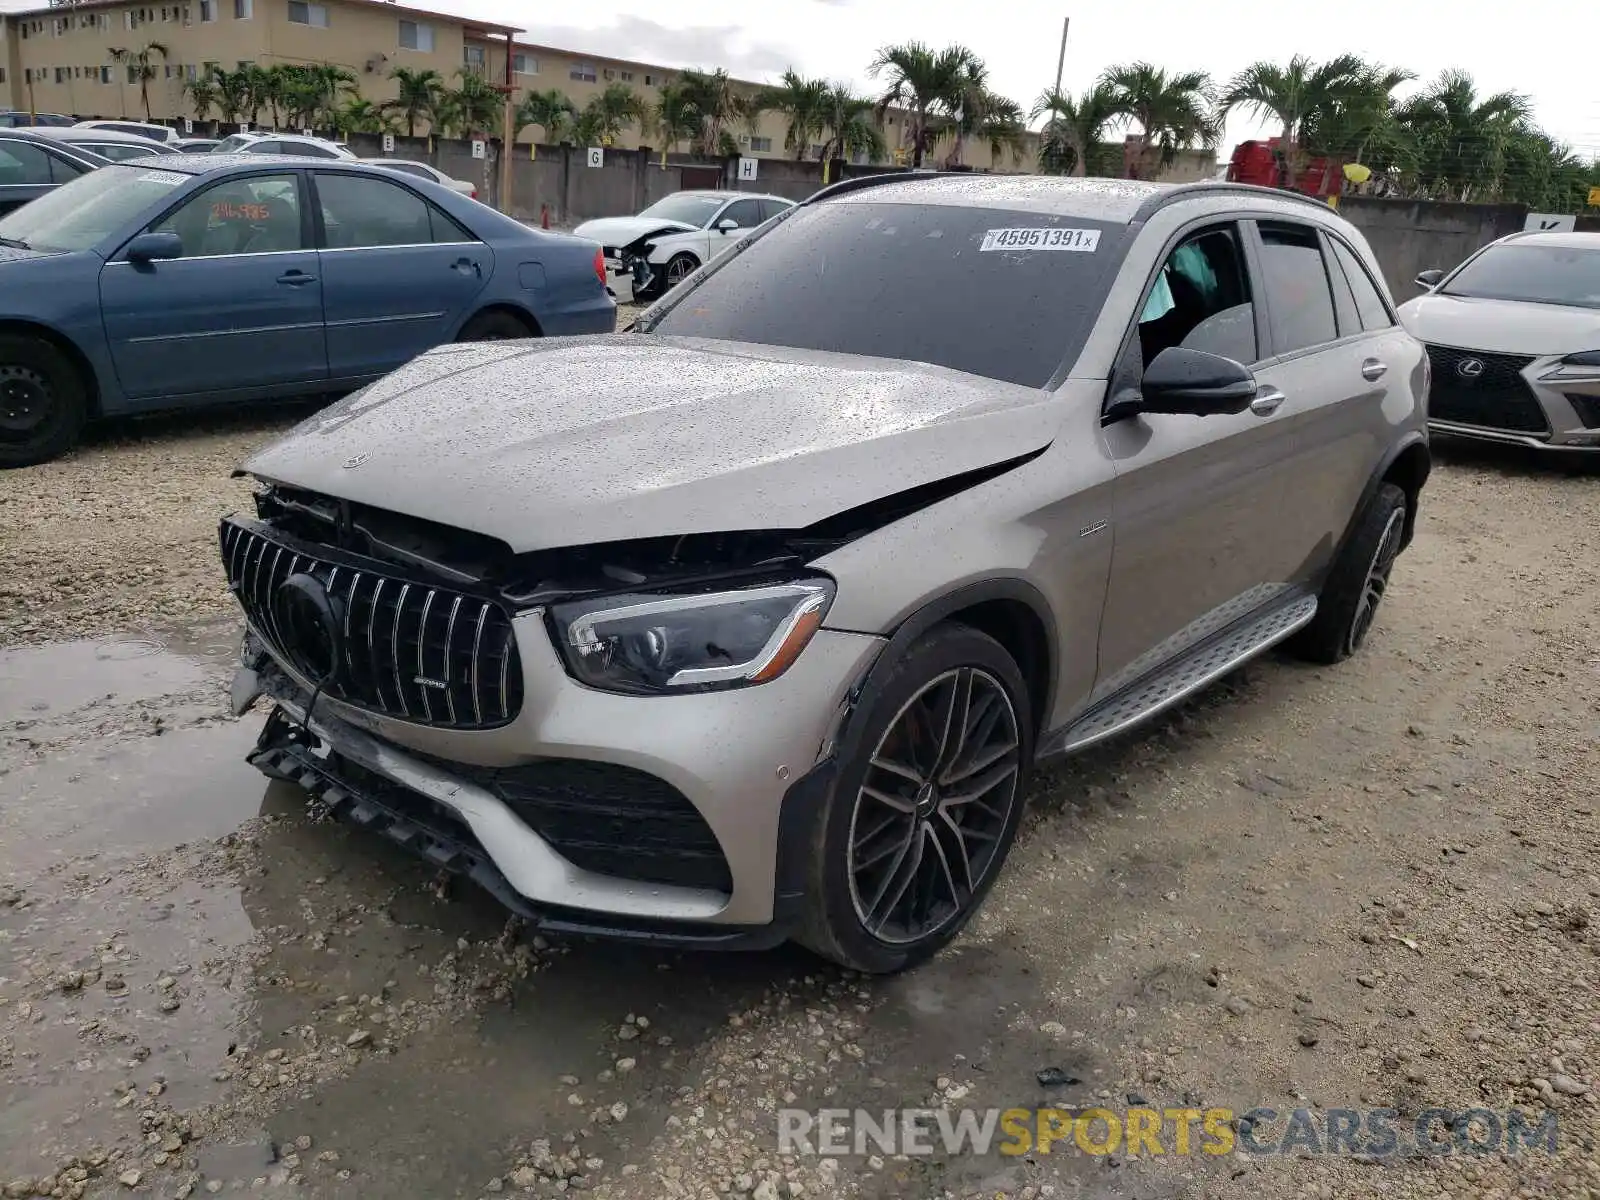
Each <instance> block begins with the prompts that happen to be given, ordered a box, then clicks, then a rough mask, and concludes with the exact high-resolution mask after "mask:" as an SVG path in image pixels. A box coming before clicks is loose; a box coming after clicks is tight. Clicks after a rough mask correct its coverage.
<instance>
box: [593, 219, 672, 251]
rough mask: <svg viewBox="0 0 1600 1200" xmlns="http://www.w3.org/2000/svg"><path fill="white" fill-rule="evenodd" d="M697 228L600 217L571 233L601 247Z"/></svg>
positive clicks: (658, 221) (664, 222)
mask: <svg viewBox="0 0 1600 1200" xmlns="http://www.w3.org/2000/svg"><path fill="white" fill-rule="evenodd" d="M696 228H698V226H695V225H689V224H687V223H685V222H683V221H663V220H662V219H661V218H660V217H600V218H598V219H596V220H593V221H585V222H584V223H583V224H582V225H579V226H578V227H577V228H576V229H574V230H573V231H572V233H573V236H574V237H581V238H587V239H588V240H589V241H591V242H599V243H600V244H601V245H602V246H626V245H627V244H628V243H629V242H631V241H633V240H634V239H636V238H642V237H644V236H645V235H646V234H650V233H693V232H694V231H695V229H696Z"/></svg>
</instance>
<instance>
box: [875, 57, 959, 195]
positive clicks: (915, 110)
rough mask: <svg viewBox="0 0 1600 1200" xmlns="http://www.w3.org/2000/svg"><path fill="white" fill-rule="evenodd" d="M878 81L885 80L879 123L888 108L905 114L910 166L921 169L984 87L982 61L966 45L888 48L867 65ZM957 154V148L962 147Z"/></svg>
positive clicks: (880, 103) (879, 103) (879, 105)
mask: <svg viewBox="0 0 1600 1200" xmlns="http://www.w3.org/2000/svg"><path fill="white" fill-rule="evenodd" d="M867 74H869V75H871V76H872V77H873V78H874V79H876V78H877V77H879V76H880V75H881V76H885V77H886V79H885V83H886V86H885V88H884V91H883V94H882V95H881V96H880V97H879V98H878V118H879V120H880V121H881V120H882V119H883V117H884V114H885V113H886V112H887V111H888V109H890V108H900V109H903V110H904V111H905V113H906V125H907V137H906V142H907V149H908V150H909V152H910V154H911V165H912V166H914V167H920V166H921V165H922V160H923V156H924V155H926V154H927V153H928V152H929V151H930V150H931V149H933V145H934V143H935V142H936V141H937V140H938V138H939V136H940V135H941V134H942V133H944V132H945V131H946V130H947V129H948V128H949V127H950V125H951V124H952V123H953V122H954V118H955V117H956V114H957V113H960V112H963V111H964V110H963V104H964V102H965V101H966V100H967V99H969V98H970V97H971V95H972V93H973V92H974V90H976V89H981V88H982V87H983V86H984V70H983V63H982V61H981V60H980V59H979V58H978V56H977V55H976V54H974V53H973V52H972V51H971V50H969V49H967V48H966V47H965V46H946V47H945V48H944V49H943V50H934V49H932V48H930V47H928V46H926V45H924V44H923V43H922V42H904V43H902V44H900V45H895V46H884V47H883V48H882V49H881V50H879V51H878V54H877V57H875V58H874V59H873V60H872V63H871V65H869V66H868V67H867ZM958 151H959V146H958Z"/></svg>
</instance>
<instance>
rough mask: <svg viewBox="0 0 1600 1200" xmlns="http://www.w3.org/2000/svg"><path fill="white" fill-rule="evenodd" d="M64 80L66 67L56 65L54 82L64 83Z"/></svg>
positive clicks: (65, 79) (65, 78)
mask: <svg viewBox="0 0 1600 1200" xmlns="http://www.w3.org/2000/svg"><path fill="white" fill-rule="evenodd" d="M66 81H67V69H66V68H65V67H57V68H56V82H57V83H65V82H66Z"/></svg>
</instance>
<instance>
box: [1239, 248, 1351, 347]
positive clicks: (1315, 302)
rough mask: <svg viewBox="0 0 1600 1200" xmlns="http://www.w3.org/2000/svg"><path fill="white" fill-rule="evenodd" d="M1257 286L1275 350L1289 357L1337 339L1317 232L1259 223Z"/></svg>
mask: <svg viewBox="0 0 1600 1200" xmlns="http://www.w3.org/2000/svg"><path fill="white" fill-rule="evenodd" d="M1258 228H1259V229H1260V231H1261V276H1262V279H1261V283H1262V291H1263V293H1264V297H1265V300H1266V303H1267V313H1268V316H1269V319H1270V320H1271V323H1272V331H1273V335H1274V342H1275V345H1274V347H1273V348H1274V350H1276V352H1277V353H1279V354H1292V353H1294V352H1295V351H1297V350H1305V349H1309V348H1310V347H1313V346H1321V345H1324V344H1325V343H1327V342H1331V341H1333V340H1334V339H1335V338H1337V337H1338V336H1339V332H1338V324H1337V322H1336V321H1335V319H1334V313H1333V292H1332V290H1331V289H1330V288H1329V286H1328V271H1327V268H1326V266H1324V264H1323V260H1322V246H1321V245H1320V244H1319V242H1318V240H1317V231H1316V230H1315V229H1313V228H1311V226H1309V225H1298V224H1291V223H1288V222H1285V223H1282V224H1279V223H1272V224H1267V223H1262V224H1261V225H1260V226H1258Z"/></svg>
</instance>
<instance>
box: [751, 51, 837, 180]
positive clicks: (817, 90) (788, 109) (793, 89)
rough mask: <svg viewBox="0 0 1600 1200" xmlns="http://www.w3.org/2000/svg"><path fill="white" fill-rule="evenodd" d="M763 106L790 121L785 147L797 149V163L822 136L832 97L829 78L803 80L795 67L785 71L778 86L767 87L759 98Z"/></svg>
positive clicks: (784, 140) (784, 142) (784, 139)
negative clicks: (825, 113)
mask: <svg viewBox="0 0 1600 1200" xmlns="http://www.w3.org/2000/svg"><path fill="white" fill-rule="evenodd" d="M757 99H758V101H759V103H760V107H762V108H765V109H771V110H772V111H774V112H779V113H782V114H783V115H784V117H785V118H787V120H788V128H787V130H786V131H785V132H784V135H783V148H784V149H785V150H792V151H794V158H795V161H796V162H799V161H801V160H802V159H804V158H805V156H806V152H807V151H808V150H810V148H811V146H812V145H813V144H814V143H815V142H816V139H817V138H819V137H821V136H822V129H823V116H824V107H825V106H826V104H827V100H828V82H827V80H825V79H803V78H801V77H800V75H798V74H797V73H796V72H795V71H794V70H793V69H792V68H791V69H790V70H787V71H785V72H784V73H783V81H782V82H781V83H780V84H779V85H778V86H777V87H771V88H767V89H766V90H765V91H764V92H762V93H761V94H760V96H759V97H758V98H757Z"/></svg>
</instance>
